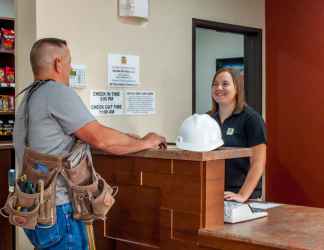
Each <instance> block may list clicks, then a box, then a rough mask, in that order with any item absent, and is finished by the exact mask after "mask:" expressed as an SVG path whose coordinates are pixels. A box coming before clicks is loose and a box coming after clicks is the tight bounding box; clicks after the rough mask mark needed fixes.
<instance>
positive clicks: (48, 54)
mask: <svg viewBox="0 0 324 250" xmlns="http://www.w3.org/2000/svg"><path fill="white" fill-rule="evenodd" d="M66 46H67V42H66V41H65V40H62V39H59V38H42V39H40V40H38V41H36V42H35V43H34V45H33V47H32V49H31V51H30V64H31V67H32V70H33V73H34V75H37V74H39V73H40V71H41V70H42V69H46V68H47V67H48V66H51V65H52V64H53V62H54V59H55V57H56V56H57V55H58V54H61V55H62V51H63V50H62V49H64V48H65V47H66Z"/></svg>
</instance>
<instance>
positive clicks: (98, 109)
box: [90, 90, 124, 116]
mask: <svg viewBox="0 0 324 250" xmlns="http://www.w3.org/2000/svg"><path fill="white" fill-rule="evenodd" d="M123 97H124V96H123V92H122V91H96V90H91V96H90V112H91V113H92V114H93V115H94V116H100V115H122V114H123V112H124V98H123Z"/></svg>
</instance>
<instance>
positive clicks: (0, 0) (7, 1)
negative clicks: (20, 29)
mask: <svg viewBox="0 0 324 250" xmlns="http://www.w3.org/2000/svg"><path fill="white" fill-rule="evenodd" d="M0 17H16V13H15V6H14V0H0Z"/></svg>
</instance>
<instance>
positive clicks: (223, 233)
mask: <svg viewBox="0 0 324 250" xmlns="http://www.w3.org/2000/svg"><path fill="white" fill-rule="evenodd" d="M268 213H269V215H268V217H265V218H262V219H258V220H254V221H249V222H244V223H238V224H234V225H230V224H225V225H224V226H220V227H215V228H208V229H201V230H200V231H199V236H200V237H199V246H200V247H202V249H205V248H203V247H206V248H207V249H218V250H245V249H248V250H279V249H291V250H292V249H294V250H320V249H321V250H322V249H324V209H322V208H314V207H302V206H292V205H283V206H280V207H276V208H271V209H269V210H268ZM208 247H209V248H208Z"/></svg>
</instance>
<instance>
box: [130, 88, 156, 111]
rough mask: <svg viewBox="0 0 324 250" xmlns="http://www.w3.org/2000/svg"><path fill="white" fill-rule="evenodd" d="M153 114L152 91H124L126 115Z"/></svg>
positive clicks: (153, 95)
mask: <svg viewBox="0 0 324 250" xmlns="http://www.w3.org/2000/svg"><path fill="white" fill-rule="evenodd" d="M150 114H155V92H154V91H135V90H134V91H126V115H150Z"/></svg>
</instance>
